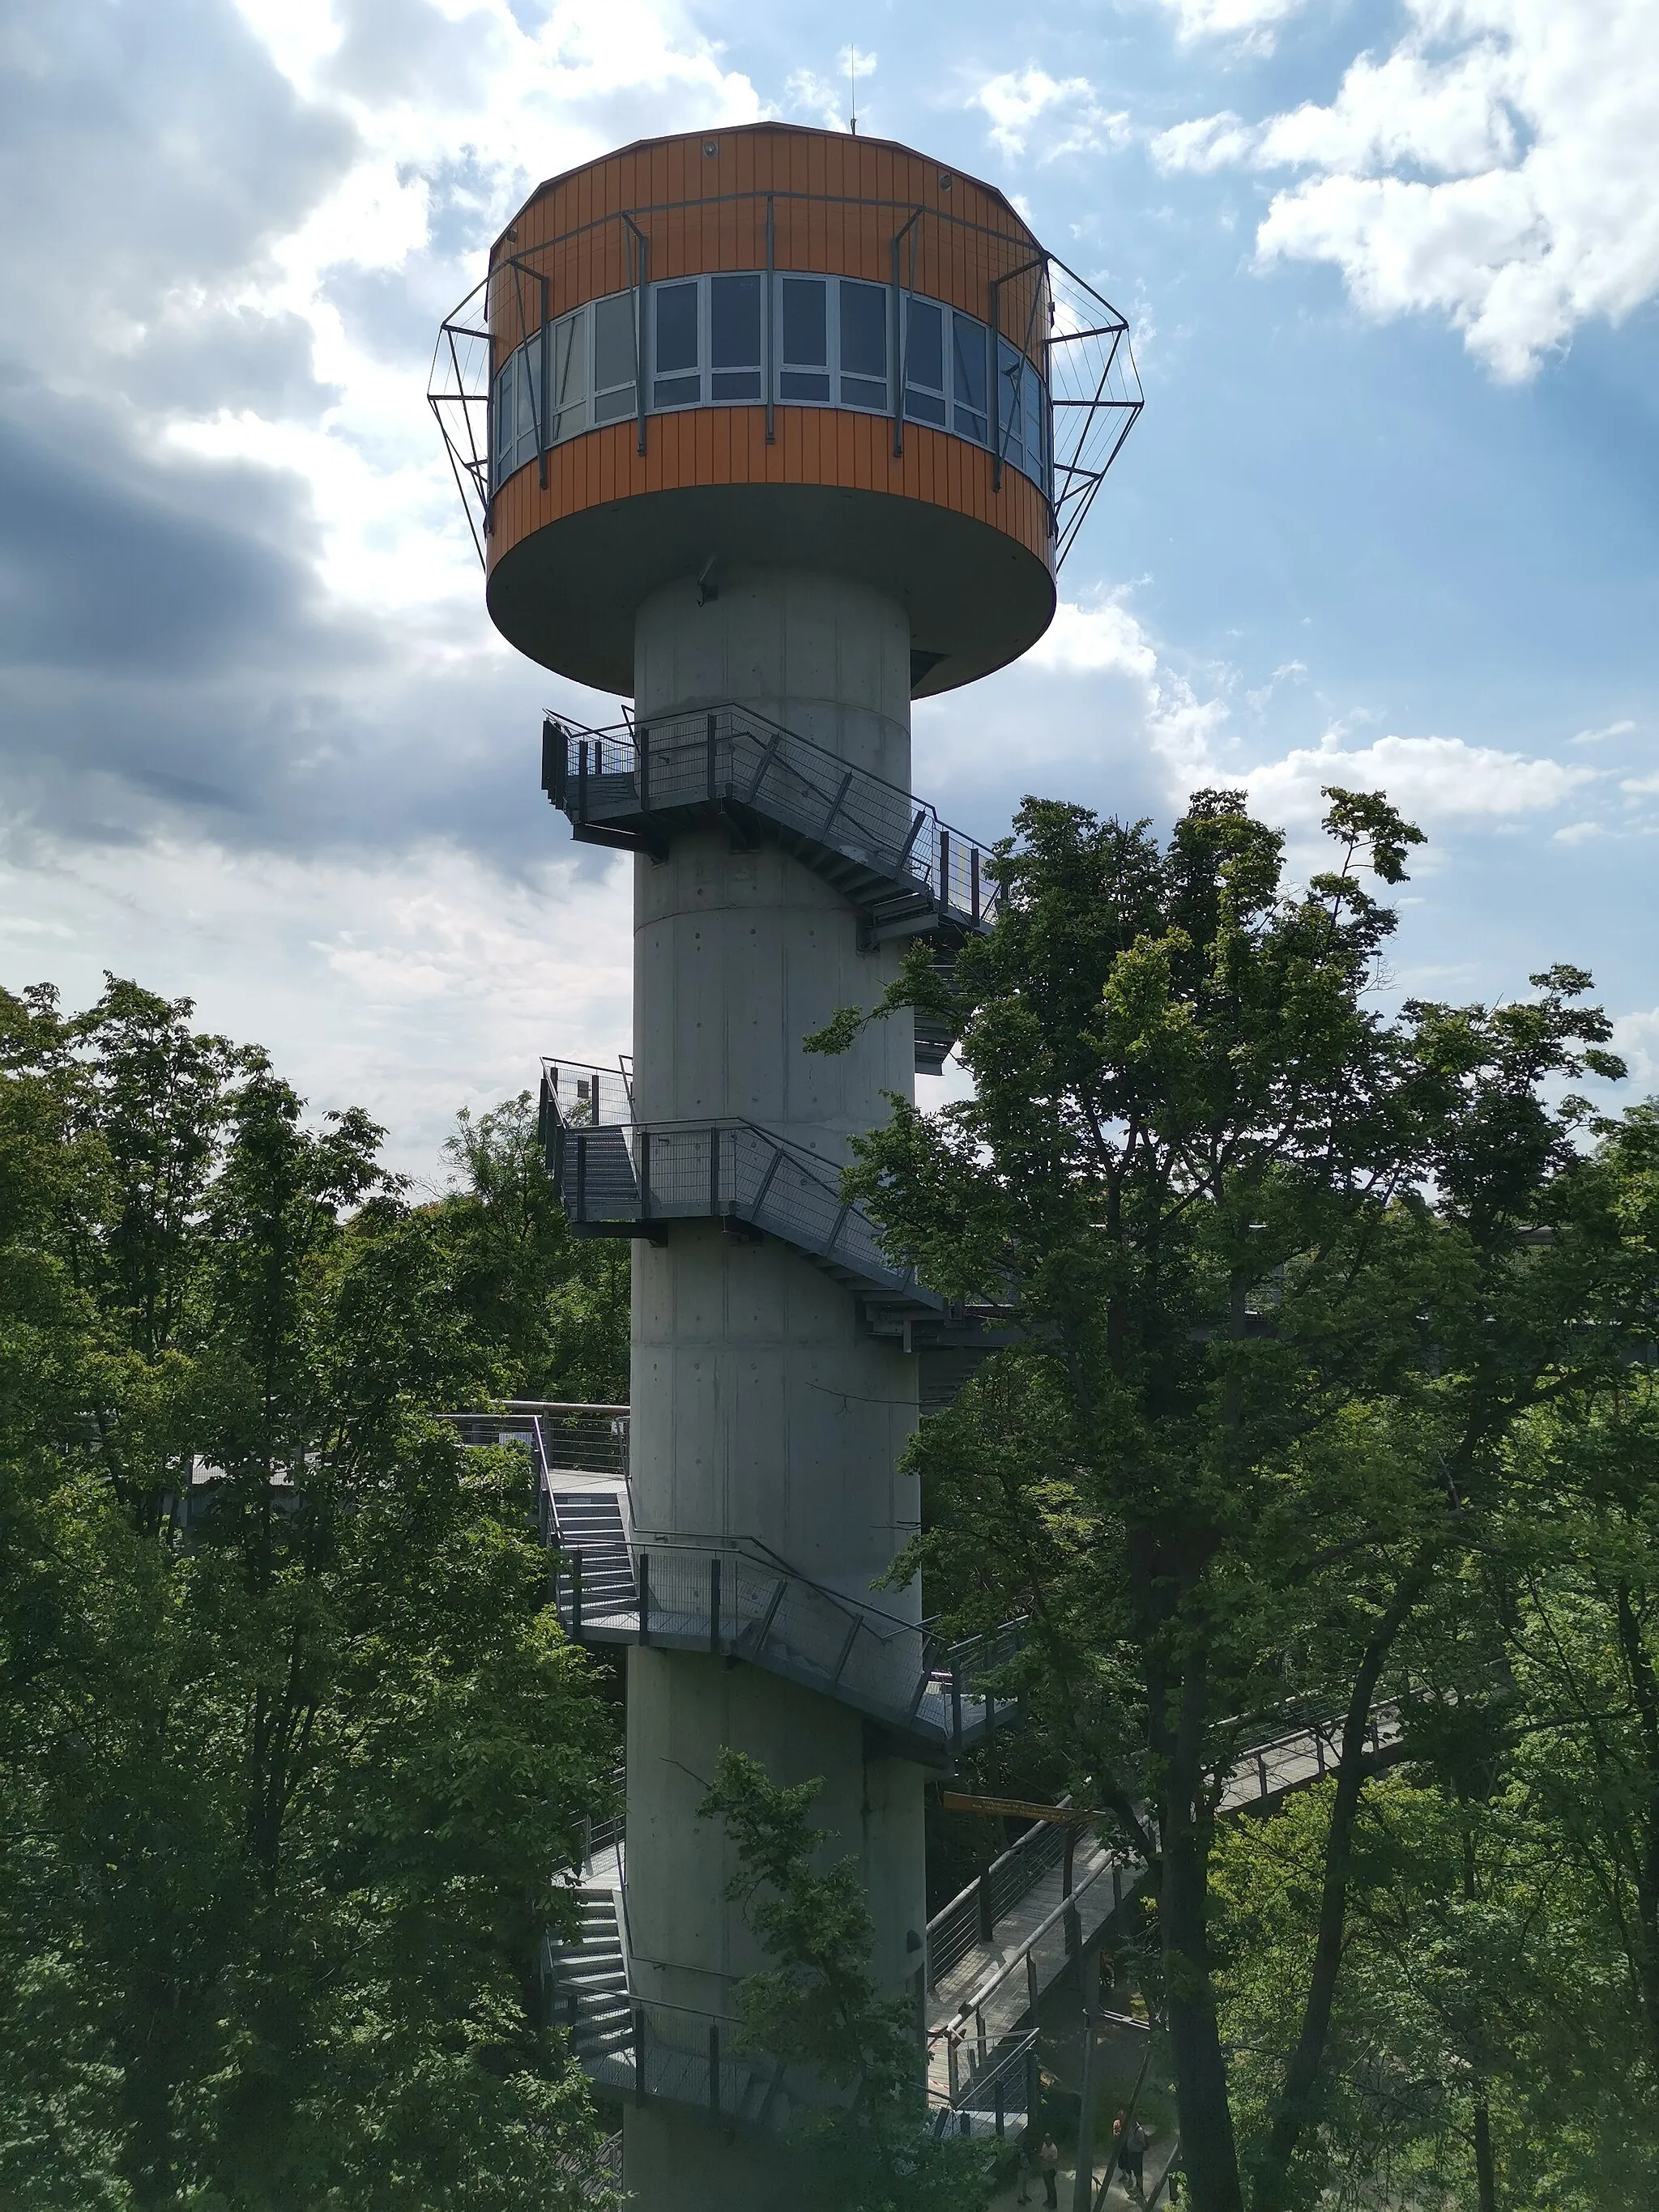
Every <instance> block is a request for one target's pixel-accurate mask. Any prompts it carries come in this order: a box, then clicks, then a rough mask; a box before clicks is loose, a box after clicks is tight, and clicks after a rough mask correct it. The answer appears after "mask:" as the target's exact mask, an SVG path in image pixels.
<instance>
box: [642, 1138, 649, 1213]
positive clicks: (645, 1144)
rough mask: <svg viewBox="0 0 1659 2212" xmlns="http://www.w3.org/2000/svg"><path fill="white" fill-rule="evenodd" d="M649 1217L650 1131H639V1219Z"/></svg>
mask: <svg viewBox="0 0 1659 2212" xmlns="http://www.w3.org/2000/svg"><path fill="white" fill-rule="evenodd" d="M650 1218H651V1132H650V1130H649V1129H641V1131H640V1219H641V1221H649V1220H650Z"/></svg>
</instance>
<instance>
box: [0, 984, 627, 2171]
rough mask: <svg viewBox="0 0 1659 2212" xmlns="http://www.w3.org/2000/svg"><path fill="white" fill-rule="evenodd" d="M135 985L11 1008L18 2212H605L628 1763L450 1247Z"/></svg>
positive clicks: (1, 1929)
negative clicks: (465, 1437)
mask: <svg viewBox="0 0 1659 2212" xmlns="http://www.w3.org/2000/svg"><path fill="white" fill-rule="evenodd" d="M189 1014H190V1007H189V1005H188V1003H187V1002H183V1001H181V1002H178V1003H174V1004H168V1003H167V1002H165V1001H162V1000H157V999H155V998H154V997H152V996H150V995H149V994H146V993H144V992H143V991H141V990H139V989H138V987H137V986H135V985H132V984H128V983H119V982H114V981H112V983H111V984H110V987H109V988H108V990H107V991H106V994H105V996H104V998H103V999H102V1000H100V1003H99V1005H98V1006H95V1007H94V1008H93V1009H92V1010H91V1012H89V1013H88V1014H86V1015H84V1016H82V1017H80V1018H76V1019H75V1020H72V1021H71V1020H66V1019H64V1018H63V1017H61V1016H60V1014H59V1013H58V1009H57V1006H56V1003H55V1001H54V1000H53V999H52V994H50V993H49V992H46V991H44V990H36V991H33V992H30V993H28V994H25V996H24V997H23V998H22V999H21V1000H19V999H13V998H9V997H3V996H0V1152H3V1162H4V1172H3V1174H0V1194H3V1195H0V1838H3V1847H0V2203H20V2204H21V2203H28V2204H30V2205H35V2204H39V2205H42V2206H51V2205H60V2204H61V2205H63V2206H65V2207H70V2206H73V2207H82V2206H99V2207H103V2206H108V2207H110V2208H112V2212H128V2208H131V2212H152V2208H153V2212H173V2208H182V2207H186V2206H188V2207H191V2208H201V2212H207V2208H210V2207H213V2208H219V2209H220V2212H278V2208H280V2212H313V2208H314V2212H323V2208H326V2207H336V2206H337V2207H341V2208H344V2207H346V2206H349V2207H351V2208H352V2212H417V2208H418V2212H431V2208H435V2207H437V2206H445V2207H454V2208H457V2212H459V2208H466V2212H475V2208H476V2212H495V2208H503V2212H504V2208H506V2207H507V2206H508V2205H513V2206H517V2205H518V2204H520V2203H523V2202H524V2201H525V2200H526V2197H532V2198H534V2199H535V2200H536V2201H538V2202H540V2203H548V2204H559V2203H576V2202H578V2201H582V2199H581V2195H580V2189H579V2187H578V2178H579V2176H580V2172H582V2171H583V2170H584V2169H585V2168H586V2166H587V2165H588V2164H589V2162H590V2161H591V2158H592V2149H593V2146H594V2142H595V2121H594V2117H593V2114H592V2109H591V2106H590V2103H589V2100H588V2097H587V2093H586V2087H585V2086H584V2084H583V2082H582V2081H581V2078H580V2075H579V2074H578V2073H577V2072H576V2070H575V2069H574V2067H573V2066H572V2064H571V2063H570V2062H569V2060H568V2057H567V2056H566V2054H565V2052H564V2051H563V2048H562V2045H561V2044H560V2042H559V2041H558V2040H557V2039H556V2038H555V2037H552V2036H550V2034H549V2033H548V2032H547V2031H546V2030H545V2029H544V2027H542V2025H541V2021H540V2007H539V1998H538V1988H537V1979H536V1962H537V1960H538V1952H539V1945H540V1942H541V1940H542V1937H543V1936H544V1933H545V1932H546V1931H547V1930H548V1929H550V1928H551V1927H552V1926H554V1925H555V1924H556V1922H557V1921H558V1919H559V1917H560V1914H561V1911H562V1907H561V1905H560V1903H559V1899H560V1897H561V1895H562V1892H561V1890H560V1888H559V1887H558V1886H557V1885H556V1880H555V1877H556V1875H558V1874H559V1873H560V1872H561V1871H562V1869H568V1867H569V1866H570V1865H571V1864H572V1863H573V1861H574V1856H575V1853H576V1850H577V1849H578V1841H579V1832H580V1820H581V1817H582V1815H583V1814H585V1813H586V1812H587V1811H588V1810H590V1809H591V1808H593V1807H594V1806H596V1805H598V1804H601V1803H602V1802H603V1801H604V1797H605V1776H606V1774H607V1772H608V1770H609V1767H610V1765H611V1760H612V1758H613V1756H614V1752H613V1747H612V1745H611V1741H610V1739H609V1730H608V1728H607V1725H606V1722H605V1714H604V1710H603V1706H602V1705H601V1703H600V1701H599V1699H598V1698H597V1696H596V1694H595V1692H594V1689H593V1687H592V1684H591V1682H590V1680H589V1678H588V1673H587V1668H586V1662H585V1661H584V1660H583V1658H582V1657H581V1656H580V1654H579V1653H578V1652H576V1651H575V1650H573V1649H572V1648H571V1647H570V1646H569V1645H568V1644H566V1643H565V1641H564V1640H563V1638H562V1636H561V1634H560V1632H559V1630H558V1628H557V1626H556V1620H555V1619H554V1617H553V1616H552V1614H551V1613H550V1611H549V1609H548V1607H547V1604H546V1577H545V1565H544V1560H543V1559H542V1557H541V1555H540V1553H539V1551H538V1547H537V1545H536V1543H535V1541H534V1539H533V1535H532V1522H531V1516H530V1510H529V1509H530V1499H529V1498H528V1495H527V1492H526V1481H525V1471H524V1468H523V1464H522V1462H521V1460H520V1459H518V1458H516V1457H515V1456H514V1455H513V1454H511V1453H508V1452H497V1453H485V1454H465V1453H463V1452H462V1451H461V1450H460V1449H459V1447H458V1446H457V1444H456V1442H455V1440H454V1437H453V1433H452V1432H451V1431H449V1430H448V1429H447V1426H446V1425H444V1424H442V1423H441V1422H440V1421H438V1420H437V1419H435V1413H437V1412H438V1411H440V1410H441V1409H442V1408H443V1407H446V1406H451V1405H453V1404H455V1403H456V1402H458V1401H463V1400H465V1399H467V1398H469V1397H470V1398H473V1399H476V1398H477V1395H479V1394H480V1393H481V1392H487V1391H488V1390H489V1389H490V1387H491V1386H492V1383H493V1381H494V1377H495V1370H496V1362H497V1358H498V1353H497V1351H496V1347H495V1346H494V1345H493V1344H492V1343H491V1342H490V1341H489V1340H488V1338H487V1337H485V1336H484V1335H483V1334H482V1333H481V1331H480V1329H479V1328H478V1326H477V1322H476V1319H475V1317H474V1316H473V1315H472V1314H471V1313H470V1312H469V1311H468V1310H467V1307H466V1302H465V1299H464V1298H463V1297H461V1296H460V1294H459V1289H458V1285H457V1279H456V1267H455V1263H454V1255H453V1246H452V1243H451V1241H450V1239H449V1237H448V1235H447V1224H446V1223H445V1221H444V1220H443V1218H441V1215H440V1214H438V1213H435V1212H432V1211H431V1210H411V1209H410V1206H408V1205H407V1203H406V1201H405V1199H404V1193H403V1190H402V1188H401V1187H400V1185H399V1184H398V1181H397V1179H396V1178H394V1177H392V1176H388V1175H387V1174H386V1171H385V1170H384V1169H383V1168H382V1167H381V1166H380V1163H379V1160H378V1157H377V1147H378V1144H379V1139H380V1132H379V1131H378V1130H377V1129H376V1128H375V1127H374V1125H373V1124H372V1123H371V1122H370V1121H368V1119H367V1118H366V1117H365V1116H364V1115H361V1114H358V1113H348V1114H343V1115H334V1116H330V1117H328V1118H327V1119H326V1120H325V1121H324V1123H323V1124H322V1125H321V1127H309V1126H307V1123H306V1121H305V1120H304V1117H303V1114H302V1109H301V1101H300V1100H299V1099H298V1098H297V1097H295V1094H294V1092H293V1091H291V1090H290V1089H289V1086H288V1085H285V1084H283V1082H282V1081H281V1080H280V1079H278V1078H277V1077H276V1075H275V1074H274V1073H273V1072H272V1071H271V1070H270V1067H269V1066H268V1065H267V1063H266V1062H265V1061H264V1058H263V1056H262V1055H260V1054H258V1053H257V1052H252V1051H246V1050H234V1049H233V1048H230V1047H229V1046H228V1045H227V1044H225V1043H224V1042H223V1041H222V1040H220V1039H216V1038H204V1037H200V1036H195V1035H194V1034H193V1033H192V1032H191V1030H190V1027H189Z"/></svg>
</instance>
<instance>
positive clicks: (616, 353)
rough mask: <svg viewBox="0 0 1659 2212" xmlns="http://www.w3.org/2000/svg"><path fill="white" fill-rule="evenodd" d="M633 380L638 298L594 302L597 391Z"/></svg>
mask: <svg viewBox="0 0 1659 2212" xmlns="http://www.w3.org/2000/svg"><path fill="white" fill-rule="evenodd" d="M633 381H634V295H633V294H632V293H631V292H613V293H612V294H611V297H610V298H609V299H608V300H596V301H594V303H593V389H594V390H595V392H604V391H605V389H606V388H607V387H608V386H612V385H617V384H632V382H633ZM595 412H596V414H597V412H598V410H595ZM627 412H628V410H627V409H626V408H624V409H623V413H624V414H626V413H627ZM601 419H602V420H604V421H605V422H611V421H614V419H615V417H614V416H611V415H606V416H604V417H602V418H601Z"/></svg>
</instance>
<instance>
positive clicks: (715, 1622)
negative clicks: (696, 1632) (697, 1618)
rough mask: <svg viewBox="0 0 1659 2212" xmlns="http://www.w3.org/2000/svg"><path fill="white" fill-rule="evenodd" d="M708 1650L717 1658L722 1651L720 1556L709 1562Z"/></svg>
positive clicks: (718, 1554)
mask: <svg viewBox="0 0 1659 2212" xmlns="http://www.w3.org/2000/svg"><path fill="white" fill-rule="evenodd" d="M708 1648H709V1650H711V1651H712V1652H714V1655H715V1656H716V1657H718V1656H720V1553H718V1552H716V1553H714V1554H713V1555H712V1557H711V1558H710V1559H709V1562H708Z"/></svg>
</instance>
